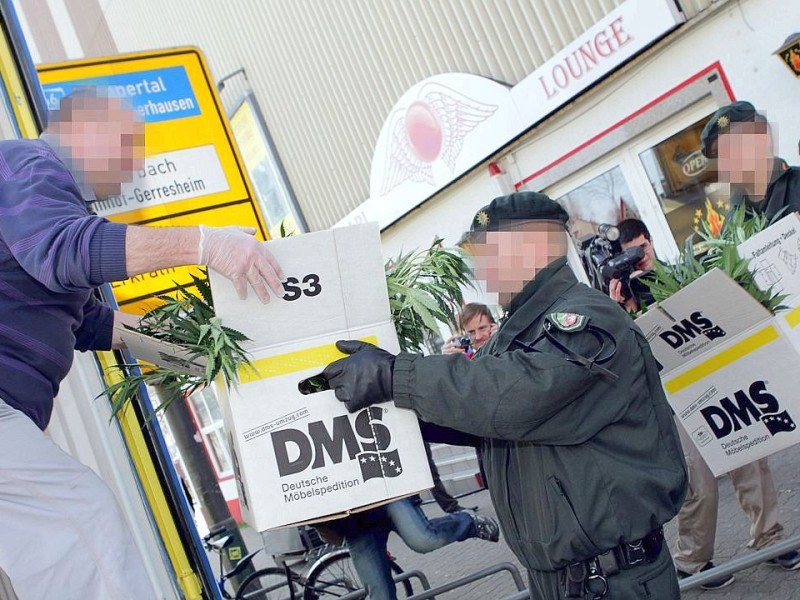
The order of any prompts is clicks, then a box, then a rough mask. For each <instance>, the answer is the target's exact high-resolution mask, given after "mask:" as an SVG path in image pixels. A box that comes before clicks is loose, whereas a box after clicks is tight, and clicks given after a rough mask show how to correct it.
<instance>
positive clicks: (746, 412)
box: [700, 380, 797, 440]
mask: <svg viewBox="0 0 800 600" xmlns="http://www.w3.org/2000/svg"><path fill="white" fill-rule="evenodd" d="M700 413H701V414H702V415H703V418H704V419H705V420H706V423H708V426H709V427H710V428H711V431H713V432H714V435H715V436H716V438H717V439H718V440H719V439H722V438H724V437H725V436H727V435H730V434H731V433H733V432H734V431H739V430H740V429H741V428H742V427H743V426H748V425H752V424H753V423H756V422H758V421H761V422H762V423H764V425H766V427H767V430H769V432H770V434H772V435H773V436H774V435H777V434H778V433H781V432H784V431H794V430H795V429H796V427H797V426H796V425H795V423H794V420H793V419H792V417H791V415H789V413H788V411H785V410H783V411H782V410H781V406H780V403H779V402H778V399H777V398H776V397H775V396H773V395H772V394H770V393H769V392H768V391H767V384H766V382H765V381H760V380H759V381H754V382H753V383H751V384H750V386H749V387H748V388H747V389H746V390H737V391H736V392H734V393H733V395H732V396H730V397H727V398H723V399H722V400H720V401H719V403H718V406H707V407H705V408H703V409H701V410H700Z"/></svg>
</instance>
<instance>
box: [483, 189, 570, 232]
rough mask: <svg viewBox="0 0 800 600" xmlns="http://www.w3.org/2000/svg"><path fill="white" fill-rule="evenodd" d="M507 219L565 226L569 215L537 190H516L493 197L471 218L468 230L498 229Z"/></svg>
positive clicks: (505, 223) (504, 224) (507, 223)
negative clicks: (548, 222) (546, 222)
mask: <svg viewBox="0 0 800 600" xmlns="http://www.w3.org/2000/svg"><path fill="white" fill-rule="evenodd" d="M509 221H557V222H559V223H561V224H562V225H564V227H565V228H566V224H567V221H569V215H568V214H567V211H565V210H564V209H563V208H562V207H561V205H560V204H559V203H558V202H556V201H555V200H551V199H550V198H548V197H547V196H545V195H544V194H540V193H539V192H516V193H514V194H509V195H508V196H500V197H499V198H495V199H494V200H492V201H491V202H490V203H489V204H487V205H486V206H484V207H483V208H482V209H480V210H479V211H478V212H477V213H476V214H475V218H474V219H472V225H471V226H470V232H471V233H474V232H479V231H498V230H500V229H503V228H504V227H505V226H508V225H509V224H510V223H509Z"/></svg>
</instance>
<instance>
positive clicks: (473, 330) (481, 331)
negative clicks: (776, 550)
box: [464, 315, 497, 350]
mask: <svg viewBox="0 0 800 600" xmlns="http://www.w3.org/2000/svg"><path fill="white" fill-rule="evenodd" d="M496 329H497V325H496V324H495V323H492V322H491V321H490V320H489V319H488V318H487V317H486V315H476V316H475V317H473V318H472V319H470V320H469V321H467V323H466V325H465V327H464V331H465V332H466V334H467V335H468V336H469V340H470V346H472V348H473V349H475V350H480V348H481V346H483V345H484V344H485V343H486V342H487V341H488V340H489V338H490V337H492V334H493V333H494V332H495V330H496Z"/></svg>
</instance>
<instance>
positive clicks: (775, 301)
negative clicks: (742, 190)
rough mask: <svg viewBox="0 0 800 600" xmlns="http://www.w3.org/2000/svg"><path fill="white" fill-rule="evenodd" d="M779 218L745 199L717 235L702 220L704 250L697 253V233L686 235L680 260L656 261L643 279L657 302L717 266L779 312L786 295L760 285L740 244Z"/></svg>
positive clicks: (697, 231)
mask: <svg viewBox="0 0 800 600" xmlns="http://www.w3.org/2000/svg"><path fill="white" fill-rule="evenodd" d="M775 220H776V219H773V220H772V221H770V220H769V219H767V218H766V217H765V216H764V215H760V214H755V213H753V212H752V211H750V210H749V209H748V208H747V206H746V205H745V203H742V204H740V205H739V206H737V207H736V208H734V209H733V210H732V211H730V212H729V213H728V214H727V216H726V217H725V220H724V222H723V224H722V228H721V230H720V231H719V233H717V234H716V235H714V234H712V233H711V231H710V229H709V227H708V225H707V223H706V222H705V221H702V222H701V223H702V225H701V229H700V230H696V231H695V234H696V235H697V236H699V237H700V238H701V239H702V240H703V242H702V245H703V247H704V248H705V251H704V253H703V254H701V255H698V256H696V255H695V246H694V244H693V241H694V237H695V236H694V235H692V236H690V237H689V238H687V239H686V241H685V243H684V246H683V249H682V250H681V252H680V254H679V257H678V260H677V261H676V262H675V263H674V264H669V265H668V264H663V263H659V262H656V264H655V267H654V269H653V272H652V273H650V274H649V275H648V276H647V277H643V278H642V281H643V282H644V283H645V284H646V285H647V286H648V287H649V288H650V292H651V293H652V294H653V298H654V299H655V300H656V302H661V301H663V300H666V299H667V298H669V297H670V296H671V295H672V294H674V293H675V292H677V291H678V290H680V289H682V288H684V287H686V286H687V285H689V284H690V283H692V282H693V281H695V280H696V279H698V278H700V277H701V276H703V275H704V274H705V273H707V272H708V271H710V270H711V269H713V268H718V269H720V270H722V271H723V272H725V273H727V274H728V276H729V277H731V279H733V280H734V281H735V282H736V283H738V284H739V285H740V286H742V287H743V288H744V289H745V290H746V291H747V292H748V293H749V294H750V295H751V296H752V297H753V298H755V299H756V300H757V301H758V302H760V303H761V304H762V305H763V306H764V307H765V308H766V309H767V310H769V311H771V312H772V313H775V312H777V311H779V310H784V309H785V308H786V307H784V306H783V305H782V304H781V303H782V302H783V300H784V299H785V296H781V295H778V294H777V292H774V291H773V290H772V289H770V290H769V291H767V292H765V291H763V290H761V289H759V288H758V286H757V285H756V280H755V278H754V277H753V274H752V273H751V271H750V266H749V261H748V260H747V259H744V258H742V257H740V256H739V253H738V251H737V247H738V246H739V244H741V243H742V242H744V241H745V240H746V239H748V238H750V237H752V236H753V235H755V234H756V233H759V232H760V231H763V230H764V229H766V228H767V227H769V225H771V224H772V223H774V222H775Z"/></svg>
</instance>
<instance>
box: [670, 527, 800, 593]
mask: <svg viewBox="0 0 800 600" xmlns="http://www.w3.org/2000/svg"><path fill="white" fill-rule="evenodd" d="M798 549H800V535H796V536H794V537H791V538H789V539H788V540H783V541H780V542H776V543H775V544H772V545H770V546H767V547H766V548H762V549H761V550H756V551H755V552H750V553H748V554H747V555H745V556H741V557H739V558H734V559H732V560H729V561H727V562H725V563H722V564H720V565H717V566H716V567H714V568H713V569H709V570H708V571H703V572H702V573H695V574H694V575H692V576H691V577H687V578H686V579H681V581H680V588H681V592H685V591H686V590H691V589H693V588H696V587H698V586H700V585H703V584H704V583H708V582H709V581H713V580H715V579H719V578H720V577H724V576H725V575H733V574H734V573H736V572H737V571H741V570H743V569H747V568H749V567H754V566H756V565H757V564H760V563H763V562H764V561H767V560H769V559H770V558H775V557H776V556H780V555H781V554H786V553H787V552H791V551H792V550H798Z"/></svg>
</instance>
